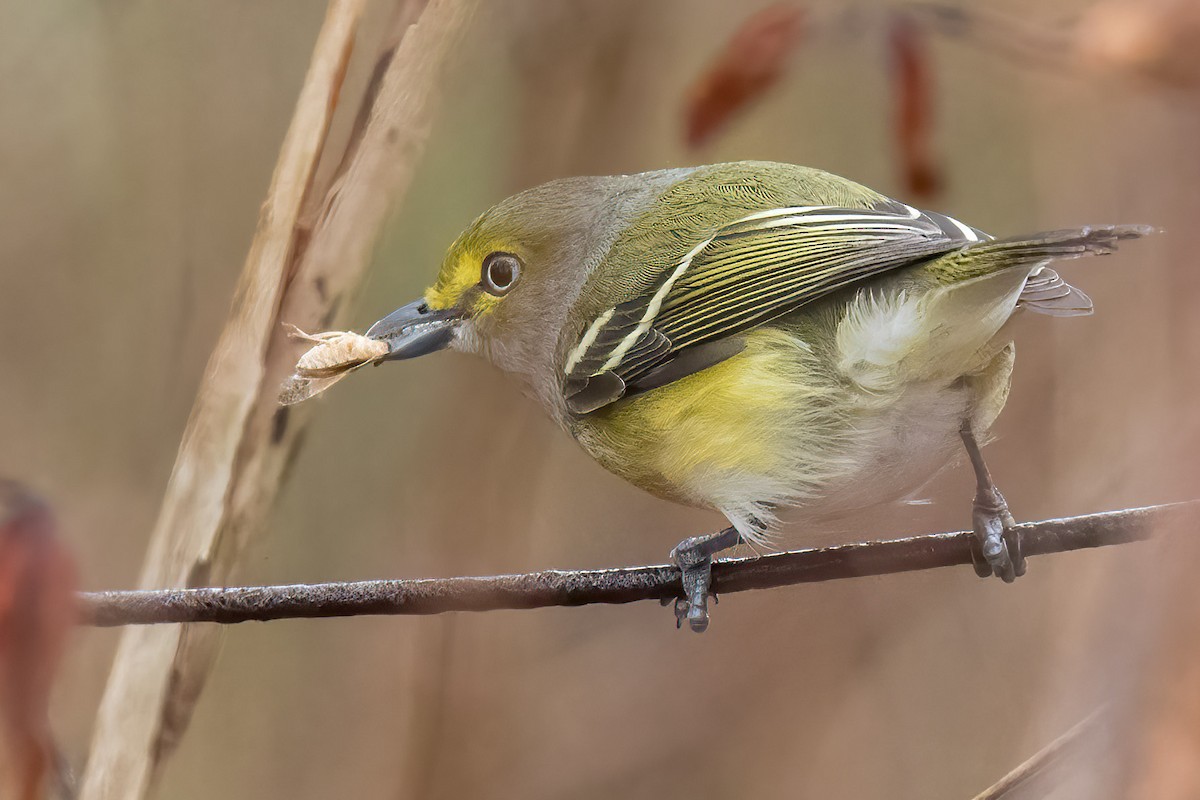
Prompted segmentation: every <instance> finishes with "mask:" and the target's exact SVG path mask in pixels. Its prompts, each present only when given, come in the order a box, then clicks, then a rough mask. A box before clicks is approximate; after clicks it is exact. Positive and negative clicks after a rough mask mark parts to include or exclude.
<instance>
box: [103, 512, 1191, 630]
mask: <svg viewBox="0 0 1200 800" xmlns="http://www.w3.org/2000/svg"><path fill="white" fill-rule="evenodd" d="M1184 520H1186V521H1188V522H1196V521H1200V501H1191V502H1186V503H1173V504H1169V505H1161V506H1149V507H1146V508H1131V509H1124V510H1121V511H1106V512H1103V513H1100V514H1088V515H1084V516H1079V517H1067V518H1064V519H1050V520H1043V521H1041V522H1027V523H1024V524H1021V525H1018V526H1017V530H1018V531H1019V532H1020V534H1021V537H1022V538H1021V541H1022V546H1023V548H1024V551H1025V554H1026V555H1028V556H1037V555H1047V554H1050V553H1062V552H1066V551H1068V550H1082V549H1085V548H1090V547H1104V546H1107V545H1114V544H1125V543H1128V542H1136V541H1141V540H1144V539H1149V538H1150V537H1151V536H1152V535H1153V534H1154V532H1155V530H1156V529H1157V528H1159V527H1161V526H1162V525H1165V524H1167V523H1168V522H1177V521H1184ZM974 541H975V540H974V534H973V533H971V532H969V531H962V532H957V533H931V534H924V535H921V536H909V537H905V538H901V539H884V540H877V541H869V542H861V543H856V544H845V545H835V546H831V547H817V548H811V549H805V550H791V551H787V552H782V553H774V554H771V555H767V556H763V557H761V558H753V557H752V558H732V559H727V560H723V561H718V562H717V563H716V564H715V565H714V567H713V581H714V583H713V585H714V588H715V590H716V591H717V592H719V593H729V592H744V591H747V590H749V589H768V588H773V587H777V586H790V585H793V584H798V583H813V582H817V581H829V580H838V579H842V578H854V577H861V576H865V575H888V574H891V573H896V572H913V571H917V570H924V569H934V568H937V567H950V566H955V565H965V564H970V563H971V550H972V546H973V543H974ZM679 582H680V578H679V570H678V569H677V568H676V567H674V566H670V565H655V566H645V567H626V568H621V569H602V570H572V571H563V570H544V571H542V572H530V573H525V574H521V575H498V576H493V577H459V578H420V579H404V580H376V581H356V582H350V583H323V584H311V585H309V584H297V585H291V586H254V587H236V588H227V589H222V588H212V589H160V590H152V591H114V592H94V593H84V594H81V595H80V602H81V610H82V616H83V620H84V622H85V623H86V624H89V625H97V626H102V627H107V626H114V625H147V624H154V623H161V622H217V623H221V624H230V623H234V622H247V621H250V620H258V621H266V620H273V619H298V618H311V617H346V616H358V615H367V614H442V613H445V612H448V611H492V610H498V609H519V608H545V607H548V606H580V605H587V604H590V603H632V602H636V601H638V600H667V599H670V598H673V597H676V596H677V595H678V594H679Z"/></svg>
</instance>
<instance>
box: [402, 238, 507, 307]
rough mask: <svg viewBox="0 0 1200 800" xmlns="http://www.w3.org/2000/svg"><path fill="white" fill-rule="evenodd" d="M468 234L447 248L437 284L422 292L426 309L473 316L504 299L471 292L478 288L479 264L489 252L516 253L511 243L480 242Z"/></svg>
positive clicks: (480, 269)
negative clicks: (460, 309)
mask: <svg viewBox="0 0 1200 800" xmlns="http://www.w3.org/2000/svg"><path fill="white" fill-rule="evenodd" d="M471 233H472V232H471V231H468V232H467V233H464V234H463V236H462V237H460V238H459V240H458V241H457V242H455V243H454V244H453V245H452V246H451V247H450V251H449V252H448V253H446V258H445V260H443V261H442V269H441V272H439V273H438V279H437V282H436V283H435V284H434V285H433V286H430V287H429V288H428V289H426V290H425V302H426V303H428V304H429V307H430V308H432V309H436V310H444V309H448V308H455V307H458V308H462V309H463V310H464V311H466V312H467V313H469V314H470V315H471V316H476V317H477V316H482V315H484V314H487V313H489V312H490V311H492V310H493V309H495V307H496V306H497V304H499V303H500V302H501V301H502V300H503V299H504V298H503V297H497V296H496V295H493V294H489V293H488V292H486V291H482V290H481V291H475V292H472V291H471V290H472V289H476V288H479V287H480V277H481V271H482V269H483V261H484V259H485V258H487V256H488V255H489V254H490V253H495V252H497V251H503V252H507V253H519V252H520V251H519V250H518V249H516V247H515V246H514V245H513V244H511V243H508V242H497V241H484V240H481V239H478V238H476V237H473V236H471ZM464 297H465V298H466V302H467V304H468V305H467V306H466V307H465V308H464V307H463V306H462V303H463V302H464Z"/></svg>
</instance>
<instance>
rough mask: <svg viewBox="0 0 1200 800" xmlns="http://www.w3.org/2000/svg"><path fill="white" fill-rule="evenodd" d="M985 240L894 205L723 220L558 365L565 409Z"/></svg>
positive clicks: (661, 378) (590, 404) (616, 393)
mask: <svg viewBox="0 0 1200 800" xmlns="http://www.w3.org/2000/svg"><path fill="white" fill-rule="evenodd" d="M987 238H989V237H987V236H986V235H985V234H983V233H981V232H980V231H977V230H975V229H974V228H970V227H968V226H966V225H964V224H962V223H961V222H958V221H957V220H954V219H951V218H949V217H945V216H943V215H941V214H933V213H929V212H921V211H918V210H917V209H914V208H912V207H910V206H907V205H904V204H902V203H896V202H894V201H888V202H885V203H881V204H880V205H879V206H878V207H877V208H874V209H861V208H839V207H834V206H800V207H792V208H776V209H766V210H763V211H759V212H755V213H752V214H749V215H747V216H745V217H742V218H740V219H737V220H734V221H733V222H731V223H729V224H728V225H725V226H724V227H722V228H720V229H719V230H717V231H716V232H715V233H713V235H712V236H710V237H709V238H708V239H706V240H704V241H702V242H700V243H699V244H698V245H696V247H694V248H693V249H692V250H691V251H690V252H688V254H687V255H686V256H685V257H684V258H683V259H681V260H680V261H679V263H677V264H674V265H672V266H671V267H669V268H668V269H665V270H664V271H663V272H662V274H661V275H660V276H659V278H658V279H657V281H656V282H655V283H654V284H653V285H651V286H650V288H649V289H648V290H646V291H645V292H643V293H642V294H641V295H639V296H638V297H635V298H633V299H632V300H629V301H626V302H624V303H621V304H620V305H617V306H614V307H613V308H611V309H609V310H608V311H606V312H605V313H604V314H602V315H601V316H600V317H599V318H597V320H595V321H594V322H593V324H592V325H591V326H590V327H589V328H588V330H587V331H586V332H585V334H584V336H583V338H582V339H581V340H580V342H579V343H578V344H577V346H576V347H575V348H574V349H573V350H572V352H571V353H570V355H569V357H568V359H567V364H566V368H565V384H564V385H565V387H566V395H567V404H568V407H570V408H571V409H572V410H573V411H574V412H575V413H580V414H582V413H589V412H590V411H593V410H595V409H596V408H600V407H603V405H606V404H607V403H609V402H613V401H614V400H617V399H619V398H620V397H621V396H623V395H624V394H628V393H633V392H636V391H639V390H642V389H644V388H649V385H650V384H651V383H652V384H653V385H654V386H659V385H662V384H663V383H664V382H667V379H669V380H676V379H678V378H680V377H684V376H685V375H687V374H690V371H695V369H703V368H704V367H706V366H711V365H712V364H713V363H717V360H719V357H727V355H726V354H733V353H735V352H737V351H738V350H739V349H740V344H739V345H730V346H714V347H706V348H705V349H704V355H703V356H702V357H701V356H697V357H694V358H693V357H688V358H683V357H682V354H685V353H686V352H687V351H688V350H690V349H691V348H697V347H700V346H703V345H706V344H707V343H712V342H714V341H717V340H720V339H723V338H727V337H731V336H734V335H735V334H737V333H739V332H742V331H745V330H747V329H749V328H751V327H754V326H755V325H760V324H762V323H764V322H768V321H770V320H772V319H775V318H777V317H779V316H782V315H784V314H787V313H789V312H791V311H793V310H795V309H796V308H799V307H801V306H803V305H806V304H808V303H811V302H813V301H814V300H817V299H819V298H821V297H824V296H826V295H828V294H830V293H831V292H835V291H837V290H839V289H842V288H845V287H847V286H850V285H853V284H854V283H857V282H859V281H862V280H865V279H867V278H870V277H872V276H874V275H878V274H880V273H883V272H887V271H889V270H893V269H897V268H899V267H902V266H906V265H909V264H913V263H916V262H919V261H922V260H924V259H927V258H931V257H934V256H937V255H941V254H944V253H948V252H950V251H952V250H956V249H958V248H960V247H963V246H964V245H967V244H970V243H975V242H980V241H983V240H984V239H987ZM714 359H717V360H714ZM676 360H679V361H680V363H678V364H675V363H674V362H675V361H676ZM668 365H670V366H668ZM689 370H690V371H689ZM639 378H645V379H646V381H647V386H646V387H642V386H639V384H638V383H637V381H638V379H639Z"/></svg>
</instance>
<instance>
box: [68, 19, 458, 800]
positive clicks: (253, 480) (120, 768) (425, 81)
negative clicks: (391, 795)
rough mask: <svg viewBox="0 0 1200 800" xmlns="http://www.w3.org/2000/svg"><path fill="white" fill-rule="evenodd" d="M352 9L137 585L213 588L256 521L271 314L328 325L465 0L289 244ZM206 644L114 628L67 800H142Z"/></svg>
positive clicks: (201, 673)
mask: <svg viewBox="0 0 1200 800" xmlns="http://www.w3.org/2000/svg"><path fill="white" fill-rule="evenodd" d="M364 2H365V0H331V2H330V5H329V10H328V13H327V15H326V19H325V22H324V25H323V27H322V29H321V32H320V35H319V36H318V39H317V44H316V48H315V51H314V54H313V59H312V63H311V64H310V67H309V72H308V75H307V77H306V79H305V83H304V86H303V88H302V89H301V93H300V97H299V100H298V102H297V107H296V111H295V114H294V116H293V119H292V123H291V126H290V128H289V130H288V133H287V136H286V138H285V140H284V144H283V147H282V150H281V152H280V156H279V162H278V164H277V166H276V170H275V174H274V177H273V179H272V183H271V187H270V189H269V191H268V195H267V201H266V203H265V204H264V206H263V211H262V215H261V218H260V221H259V226H258V230H257V231H256V233H255V237H254V241H253V243H252V245H251V248H250V253H249V255H248V257H247V261H246V266H245V268H244V270H243V274H242V277H241V280H240V282H239V285H238V289H237V293H236V295H235V297H234V302H233V309H232V311H231V313H230V317H229V320H228V321H227V323H226V326H225V329H224V331H223V332H222V334H221V338H220V340H219V342H218V344H217V347H216V349H215V350H214V352H213V355H212V357H211V358H210V360H209V364H208V367H207V369H206V372H205V376H204V380H203V382H202V384H201V388H200V392H199V394H198V396H197V398H196V404H195V406H194V407H193V410H192V415H191V418H190V420H189V422H188V426H187V430H186V432H185V433H184V438H183V442H182V444H181V446H180V450H179V454H178V456H177V459H176V463H175V468H174V471H173V472H172V475H171V481H170V484H169V485H168V488H167V494H166V497H165V499H164V502H163V507H162V510H161V512H160V515H159V519H158V523H157V525H156V527H155V531H154V533H153V536H152V540H151V544H150V549H149V552H148V553H147V557H146V562H145V565H144V568H143V571H142V576H141V584H142V585H143V586H196V585H206V584H212V583H221V582H223V581H224V580H226V579H227V577H228V575H229V573H230V570H231V569H232V567H233V565H234V564H235V562H236V559H237V556H238V554H239V553H240V552H241V550H242V548H243V546H244V545H245V543H246V540H247V539H248V538H249V537H251V536H254V535H257V533H258V532H259V531H260V530H261V529H262V527H263V521H264V520H265V518H266V516H267V513H268V512H269V510H270V508H271V506H272V504H273V502H274V500H275V497H276V495H277V493H278V488H279V485H280V483H281V481H282V478H283V474H284V470H285V466H286V464H287V461H288V458H289V456H290V454H291V452H292V450H293V447H294V445H295V443H296V441H297V435H298V432H299V429H300V425H299V420H298V419H297V417H296V415H295V414H294V413H292V414H291V415H288V414H285V413H283V412H280V411H278V410H277V408H276V403H275V398H276V393H277V389H278V385H279V382H280V380H281V378H282V376H283V375H284V374H286V371H287V369H288V367H289V366H290V364H289V362H290V361H291V360H294V358H295V351H294V348H291V347H287V346H286V343H285V341H284V338H283V334H282V330H281V326H280V321H281V320H282V319H287V320H290V321H293V322H296V323H298V324H300V325H302V326H304V325H307V326H313V327H316V326H317V325H319V324H322V323H326V322H328V321H329V320H331V319H332V317H333V316H334V315H335V314H336V313H337V311H338V309H339V308H340V307H341V306H342V304H343V303H342V301H343V299H344V298H345V297H346V295H347V294H349V293H350V292H351V291H353V289H354V287H355V286H356V285H357V283H358V282H359V280H360V278H361V276H362V274H363V272H364V270H365V268H366V266H367V264H368V262H369V260H370V257H371V252H372V248H373V246H374V243H375V240H376V236H377V234H378V231H379V228H380V225H381V224H382V222H383V220H384V218H385V216H386V214H387V213H388V211H389V210H390V209H391V208H392V206H393V204H394V203H395V202H396V201H397V200H398V199H399V197H400V196H402V195H403V193H404V191H405V190H406V189H407V187H408V184H409V182H410V180H411V177H412V174H413V170H414V169H415V165H416V163H417V160H418V159H419V157H420V154H421V152H422V149H423V145H424V143H425V140H426V138H427V136H428V131H429V126H430V120H431V117H432V110H431V104H432V101H433V100H434V98H435V88H436V84H437V79H438V76H439V74H440V72H441V68H442V66H443V64H444V63H445V61H446V57H447V55H448V54H449V52H450V51H451V49H452V43H453V42H454V41H455V40H456V39H457V36H458V34H459V33H460V32H461V30H462V29H463V28H464V27H465V23H466V20H467V18H468V16H469V13H468V9H469V5H470V4H469V2H467V0H433V2H431V3H429V5H428V8H426V9H425V10H424V11H423V12H422V13H421V15H420V17H419V20H418V21H417V22H416V24H414V25H413V26H412V27H411V28H410V29H409V30H408V32H407V34H406V35H405V36H404V38H403V40H402V42H401V43H400V45H399V47H398V48H397V49H396V52H395V54H394V56H393V57H392V58H391V60H390V63H389V64H388V67H387V69H386V72H385V73H384V75H383V79H382V81H381V82H380V85H379V90H378V94H377V95H376V97H375V102H374V104H373V106H372V108H371V110H370V113H369V115H368V117H367V122H366V125H365V126H364V127H363V128H362V132H361V138H358V139H356V140H355V141H352V142H351V144H350V146H349V149H350V151H351V154H350V156H349V158H348V160H347V161H346V162H345V164H344V167H345V168H344V170H343V171H342V172H341V174H340V177H339V179H338V180H337V181H336V182H335V186H334V187H333V188H332V189H331V190H330V191H329V193H328V194H327V196H326V197H325V198H324V202H323V203H322V204H320V208H321V211H320V214H319V216H318V219H317V221H316V223H315V225H314V226H313V227H312V234H311V237H310V238H309V240H308V242H307V246H305V245H304V243H303V242H302V240H301V236H302V231H303V227H304V226H302V225H301V217H302V215H303V214H304V211H305V209H306V208H312V207H313V206H314V205H316V204H315V203H313V202H312V200H313V198H312V197H311V186H312V181H313V177H314V174H315V172H316V169H317V165H318V162H319V160H320V158H321V151H322V148H323V146H324V142H325V138H326V134H327V131H328V128H329V123H330V119H331V117H332V114H333V111H334V107H335V105H336V103H337V97H338V93H339V91H340V88H341V83H342V79H343V77H344V74H345V69H346V64H347V61H348V59H349V56H350V52H351V49H352V46H353V41H354V35H355V31H356V28H357V25H358V21H359V19H360V17H361V14H362V10H363V5H364ZM410 5H413V4H412V3H410ZM420 5H422V4H419V3H418V4H417V6H418V7H419V6H420ZM216 643H217V642H216V638H215V637H214V635H213V633H212V632H211V631H204V630H202V629H200V628H195V627H191V626H181V627H179V628H174V629H167V628H161V629H150V628H144V629H140V630H132V629H131V630H129V631H127V632H125V633H124V634H123V635H122V639H121V642H120V645H119V647H118V650H117V655H116V659H115V661H114V664H113V670H112V674H111V676H110V679H109V684H108V686H107V687H106V690H105V694H104V698H103V700H102V701H101V706H100V712H99V715H98V718H97V721H96V729H95V734H94V737H93V743H92V752H91V756H90V758H89V760H88V764H87V770H86V772H85V774H84V777H83V783H82V791H81V794H80V797H81V798H82V800H98V799H99V798H121V799H122V800H126V799H127V798H141V797H144V796H146V794H147V792H148V791H149V789H150V787H151V785H152V782H153V779H154V776H155V773H156V771H157V768H158V765H159V763H160V762H161V760H162V758H163V757H164V756H165V755H166V754H167V753H168V752H169V750H170V748H171V746H172V745H173V744H174V742H175V741H176V740H177V739H178V737H179V735H180V734H181V733H182V731H183V729H184V728H185V727H186V724H187V721H188V718H189V716H190V713H191V709H192V707H193V705H194V702H195V699H196V697H197V696H198V694H199V692H200V690H201V688H202V687H203V683H204V679H205V677H206V676H207V674H208V672H209V668H210V666H211V662H212V659H213V657H214V655H215V652H216Z"/></svg>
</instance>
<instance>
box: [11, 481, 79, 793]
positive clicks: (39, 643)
mask: <svg viewBox="0 0 1200 800" xmlns="http://www.w3.org/2000/svg"><path fill="white" fill-rule="evenodd" d="M75 587H76V571H75V563H74V560H73V559H72V557H71V554H70V553H69V552H68V551H67V549H66V547H65V546H64V545H63V543H62V542H61V541H60V540H59V539H58V538H57V536H56V535H55V527H54V520H53V518H52V516H51V514H50V511H49V509H48V508H47V507H46V505H45V504H44V503H42V502H41V501H40V500H38V499H37V498H35V497H33V496H32V495H31V494H29V492H27V491H25V490H24V489H23V488H22V487H20V486H19V485H17V484H15V483H13V482H11V481H3V480H0V720H2V722H3V726H4V735H5V739H6V740H7V745H8V751H9V761H10V763H11V764H12V770H11V771H12V772H13V773H14V775H15V778H16V785H15V787H14V788H13V791H15V795H14V796H16V797H19V798H22V800H34V798H37V797H41V796H42V787H43V786H45V784H46V780H47V773H48V771H49V770H50V768H51V767H52V766H53V764H54V762H55V759H56V751H55V747H54V742H53V738H52V736H51V734H50V723H49V717H48V711H49V706H50V691H51V688H52V686H53V683H54V676H55V673H56V672H57V670H58V665H59V662H60V660H61V658H62V654H63V649H64V647H65V645H66V639H67V634H68V633H69V632H70V630H71V627H72V626H73V625H74V623H75V620H76V611H75Z"/></svg>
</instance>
